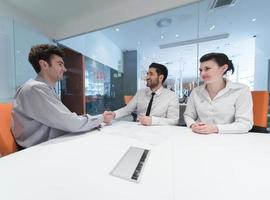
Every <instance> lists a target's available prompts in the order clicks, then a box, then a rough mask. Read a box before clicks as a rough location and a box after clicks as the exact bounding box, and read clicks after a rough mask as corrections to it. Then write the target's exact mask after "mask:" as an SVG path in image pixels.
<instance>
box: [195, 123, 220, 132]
mask: <svg viewBox="0 0 270 200" xmlns="http://www.w3.org/2000/svg"><path fill="white" fill-rule="evenodd" d="M190 128H191V129H192V131H193V132H194V133H199V134H210V133H218V127H217V126H216V125H214V124H205V123H194V124H192V125H191V126H190Z"/></svg>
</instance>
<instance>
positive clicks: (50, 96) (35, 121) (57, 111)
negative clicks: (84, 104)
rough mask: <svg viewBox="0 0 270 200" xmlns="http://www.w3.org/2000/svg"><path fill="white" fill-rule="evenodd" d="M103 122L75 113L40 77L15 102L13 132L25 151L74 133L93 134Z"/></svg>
mask: <svg viewBox="0 0 270 200" xmlns="http://www.w3.org/2000/svg"><path fill="white" fill-rule="evenodd" d="M102 121H103V117H102V116H98V117H97V116H96V117H93V116H90V115H88V114H86V115H80V116H79V115H77V114H76V113H72V112H71V111H70V110H69V109H68V108H67V107H66V106H65V105H64V104H63V103H62V102H61V100H60V98H59V97H58V96H57V94H56V93H55V91H54V88H53V87H52V86H50V85H49V84H48V83H47V82H46V81H45V80H44V79H43V78H41V77H40V76H37V78H36V79H35V80H33V79H31V80H29V81H27V82H26V83H25V84H23V85H22V86H21V87H20V88H19V89H18V91H17V93H16V95H15V99H14V102H13V112H12V132H13V135H14V138H15V139H16V142H17V143H18V144H19V145H20V146H22V147H30V146H32V145H35V144H39V143H41V142H45V141H47V140H49V139H52V138H55V137H58V136H61V135H64V134H67V133H70V132H84V131H89V130H91V129H93V128H95V127H97V126H99V125H100V124H101V123H102Z"/></svg>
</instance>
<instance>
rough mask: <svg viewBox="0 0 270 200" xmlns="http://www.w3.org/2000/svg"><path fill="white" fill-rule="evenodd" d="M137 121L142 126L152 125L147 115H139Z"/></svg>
mask: <svg viewBox="0 0 270 200" xmlns="http://www.w3.org/2000/svg"><path fill="white" fill-rule="evenodd" d="M139 121H140V123H141V124H142V125H144V126H151V125H152V117H149V116H140V117H139Z"/></svg>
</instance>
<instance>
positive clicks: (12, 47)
mask: <svg viewBox="0 0 270 200" xmlns="http://www.w3.org/2000/svg"><path fill="white" fill-rule="evenodd" d="M36 23H37V22H35V20H33V19H30V17H29V16H27V15H25V14H23V13H20V12H19V11H18V10H16V9H15V8H12V7H9V6H7V5H6V4H4V3H2V2H1V1H0V102H9V101H11V100H12V98H13V96H14V94H15V92H16V88H17V87H18V86H19V85H20V84H22V83H23V82H25V81H26V80H27V79H29V78H34V77H35V76H36V73H35V72H34V70H33V69H32V67H31V65H30V64H29V63H28V61H27V59H28V52H29V49H30V47H31V46H32V45H34V44H37V43H41V42H46V43H47V42H51V40H50V39H49V37H48V36H46V33H41V32H40V31H41V29H39V28H38V27H37V26H35V24H36Z"/></svg>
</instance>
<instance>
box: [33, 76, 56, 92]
mask: <svg viewBox="0 0 270 200" xmlns="http://www.w3.org/2000/svg"><path fill="white" fill-rule="evenodd" d="M35 80H36V81H39V82H42V83H45V84H46V85H48V86H49V87H50V88H51V89H52V90H54V86H52V85H50V84H49V82H48V81H47V80H45V79H44V78H42V77H41V76H40V75H37V77H36V78H35Z"/></svg>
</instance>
